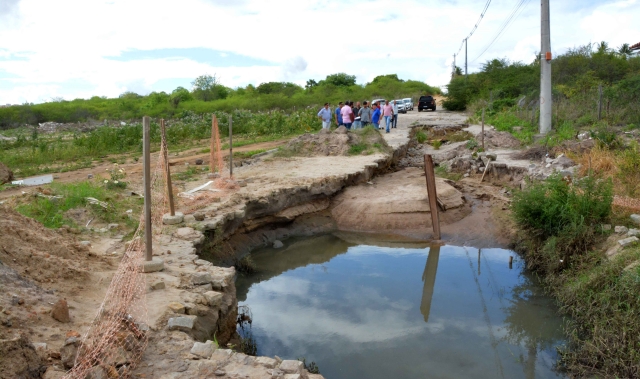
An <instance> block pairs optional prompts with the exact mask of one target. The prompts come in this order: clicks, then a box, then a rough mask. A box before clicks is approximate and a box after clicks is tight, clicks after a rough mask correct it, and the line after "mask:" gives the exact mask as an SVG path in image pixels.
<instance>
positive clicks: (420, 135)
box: [416, 130, 427, 143]
mask: <svg viewBox="0 0 640 379" xmlns="http://www.w3.org/2000/svg"><path fill="white" fill-rule="evenodd" d="M426 140H427V133H425V132H424V131H422V130H418V132H417V133H416V141H418V143H424V142H425V141H426Z"/></svg>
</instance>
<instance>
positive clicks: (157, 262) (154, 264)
mask: <svg viewBox="0 0 640 379" xmlns="http://www.w3.org/2000/svg"><path fill="white" fill-rule="evenodd" d="M162 270H164V261H163V260H162V259H160V258H153V259H152V260H150V261H144V262H142V272H146V273H149V272H158V271H162Z"/></svg>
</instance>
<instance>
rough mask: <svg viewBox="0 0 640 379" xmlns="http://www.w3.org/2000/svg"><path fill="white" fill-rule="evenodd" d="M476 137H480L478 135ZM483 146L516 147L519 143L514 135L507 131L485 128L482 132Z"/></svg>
mask: <svg viewBox="0 0 640 379" xmlns="http://www.w3.org/2000/svg"><path fill="white" fill-rule="evenodd" d="M478 138H481V137H480V136H479V137H478ZM484 143H485V146H488V147H491V148H512V149H514V148H517V147H520V145H521V143H520V140H518V139H517V138H516V137H514V136H513V135H511V133H508V132H499V131H496V130H485V132H484Z"/></svg>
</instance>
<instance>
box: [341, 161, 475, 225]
mask: <svg viewBox="0 0 640 379" xmlns="http://www.w3.org/2000/svg"><path fill="white" fill-rule="evenodd" d="M371 183H373V184H369V183H366V184H361V185H358V186H354V187H347V188H346V189H345V190H344V191H343V192H342V193H340V194H339V195H337V196H336V197H335V198H334V199H333V201H332V209H331V214H332V216H333V218H334V220H335V222H336V224H337V226H338V228H339V229H340V230H346V231H358V232H375V233H385V234H399V235H412V234H422V235H424V233H427V232H428V229H429V228H430V227H431V216H430V212H431V210H430V208H429V200H428V196H427V190H426V187H425V178H424V172H423V171H422V169H419V168H407V169H405V170H402V171H398V172H394V173H392V174H388V175H385V176H381V177H377V178H375V179H374V180H372V181H371ZM399 183H401V185H399ZM436 188H437V193H438V198H439V199H440V201H441V202H442V204H443V205H444V207H445V208H446V211H441V212H440V221H441V223H442V225H445V224H451V223H453V222H456V221H459V220H461V219H462V218H464V217H466V216H467V215H468V214H469V213H471V208H470V207H469V206H468V205H467V204H466V203H465V201H464V200H463V199H462V194H461V193H460V192H459V191H458V190H457V189H455V188H454V187H452V186H451V185H449V184H448V183H447V182H446V181H445V180H444V179H441V178H436Z"/></svg>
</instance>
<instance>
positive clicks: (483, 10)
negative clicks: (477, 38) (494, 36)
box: [456, 0, 491, 55]
mask: <svg viewBox="0 0 640 379" xmlns="http://www.w3.org/2000/svg"><path fill="white" fill-rule="evenodd" d="M490 4H491V0H487V2H486V4H485V5H484V9H482V12H480V17H478V21H476V24H475V25H474V26H473V29H471V32H470V33H469V35H468V36H466V37H465V38H464V39H463V40H462V43H461V44H460V48H459V49H458V52H457V53H456V55H458V54H460V51H461V50H462V46H463V45H464V42H465V40H467V39H469V37H471V36H472V35H473V33H474V32H475V31H476V29H478V25H480V21H482V19H483V18H484V14H485V13H486V12H487V9H489V5H490Z"/></svg>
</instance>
